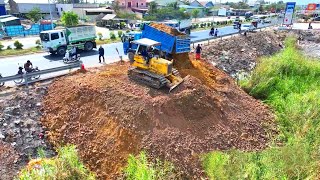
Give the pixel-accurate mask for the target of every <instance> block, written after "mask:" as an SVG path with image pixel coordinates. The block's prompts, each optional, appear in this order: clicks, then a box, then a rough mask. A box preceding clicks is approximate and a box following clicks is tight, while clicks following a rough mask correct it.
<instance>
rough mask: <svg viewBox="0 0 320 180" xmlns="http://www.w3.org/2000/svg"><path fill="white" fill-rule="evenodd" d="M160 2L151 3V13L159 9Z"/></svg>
mask: <svg viewBox="0 0 320 180" xmlns="http://www.w3.org/2000/svg"><path fill="white" fill-rule="evenodd" d="M157 6H158V4H157V3H156V2H155V1H151V2H150V3H149V13H151V14H153V13H155V12H156V11H157Z"/></svg>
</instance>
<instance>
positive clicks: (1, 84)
mask: <svg viewBox="0 0 320 180" xmlns="http://www.w3.org/2000/svg"><path fill="white" fill-rule="evenodd" d="M0 78H2V75H1V74H0ZM1 86H4V82H1V83H0V87H1Z"/></svg>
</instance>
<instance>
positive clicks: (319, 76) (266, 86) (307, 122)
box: [202, 38, 320, 179]
mask: <svg viewBox="0 0 320 180" xmlns="http://www.w3.org/2000/svg"><path fill="white" fill-rule="evenodd" d="M295 42H296V40H295V39H294V38H288V39H287V40H286V49H285V50H284V51H283V52H280V53H279V54H277V55H274V56H272V57H267V58H263V59H262V60H261V63H260V64H259V65H258V66H257V68H256V69H255V71H254V72H253V74H252V76H251V77H249V79H247V80H245V81H243V82H242V83H241V85H242V87H243V88H244V89H245V90H246V91H247V92H249V93H250V94H251V95H253V96H254V97H256V98H260V99H262V100H263V101H264V102H265V103H267V104H268V105H270V106H271V107H272V108H273V109H274V111H275V114H276V117H277V118H276V120H277V123H278V129H279V135H278V136H277V138H276V139H275V142H277V144H279V142H280V143H281V145H275V144H276V143H273V144H272V145H271V147H270V148H268V149H266V150H263V151H261V152H241V151H239V150H230V151H227V152H212V153H209V154H206V155H205V156H204V157H203V159H202V160H203V167H204V168H205V171H206V173H207V175H208V176H209V177H210V179H319V178H320V176H319V174H320V172H319V170H320V154H319V153H320V151H319V146H320V61H318V60H314V59H310V58H309V57H306V56H304V55H303V54H301V53H300V52H299V51H298V50H297V48H296V47H295Z"/></svg>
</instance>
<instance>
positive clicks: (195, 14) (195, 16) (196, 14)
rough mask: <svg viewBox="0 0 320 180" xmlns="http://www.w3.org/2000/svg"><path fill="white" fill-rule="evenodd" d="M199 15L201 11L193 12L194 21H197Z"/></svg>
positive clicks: (195, 10)
mask: <svg viewBox="0 0 320 180" xmlns="http://www.w3.org/2000/svg"><path fill="white" fill-rule="evenodd" d="M199 13H200V11H199V9H194V10H192V12H191V15H192V17H193V18H194V19H197V17H199Z"/></svg>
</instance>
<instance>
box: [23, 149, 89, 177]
mask: <svg viewBox="0 0 320 180" xmlns="http://www.w3.org/2000/svg"><path fill="white" fill-rule="evenodd" d="M38 154H39V157H40V158H39V159H35V160H31V161H30V162H29V163H28V165H27V167H26V168H24V169H23V170H22V171H21V172H20V173H19V175H18V178H17V179H19V180H42V179H52V180H53V179H57V180H63V179H79V180H80V179H81V180H82V179H83V180H94V179H95V175H94V174H92V173H91V172H90V171H89V170H87V169H86V167H85V166H84V165H83V164H82V162H81V161H80V159H79V157H78V154H77V151H76V148H75V146H66V147H62V148H59V149H58V156H57V157H54V158H51V159H46V158H45V157H44V152H43V151H42V150H39V152H38Z"/></svg>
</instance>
